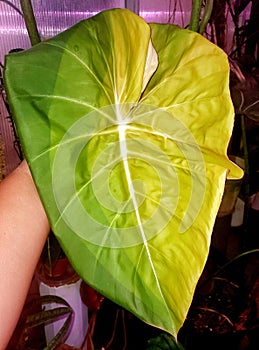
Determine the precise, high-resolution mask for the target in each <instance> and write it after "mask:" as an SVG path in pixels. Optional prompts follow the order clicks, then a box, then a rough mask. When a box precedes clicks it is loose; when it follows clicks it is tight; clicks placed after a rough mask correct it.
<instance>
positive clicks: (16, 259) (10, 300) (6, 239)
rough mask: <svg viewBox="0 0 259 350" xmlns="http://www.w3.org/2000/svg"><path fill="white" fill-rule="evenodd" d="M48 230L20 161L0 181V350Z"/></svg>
mask: <svg viewBox="0 0 259 350" xmlns="http://www.w3.org/2000/svg"><path fill="white" fill-rule="evenodd" d="M49 230H50V227H49V222H48V218H47V216H46V213H45V211H44V208H43V206H42V203H41V200H40V198H39V196H38V193H37V190H36V188H35V185H34V182H33V180H32V177H31V174H30V171H29V168H28V165H27V163H26V162H25V161H23V162H22V163H21V164H20V165H19V166H18V168H17V169H16V170H15V171H13V172H12V173H11V174H10V175H8V176H7V177H6V178H5V179H4V180H3V181H2V182H1V183H0V350H4V349H5V348H6V346H7V344H8V342H9V340H10V338H11V336H12V333H13V331H14V329H15V326H16V324H17V321H18V319H19V316H20V313H21V311H22V308H23V305H24V302H25V300H26V296H27V293H28V290H29V287H30V284H31V281H32V278H33V275H34V271H35V268H36V265H37V263H38V260H39V258H40V254H41V251H42V249H43V246H44V243H45V241H46V238H47V236H48V234H49Z"/></svg>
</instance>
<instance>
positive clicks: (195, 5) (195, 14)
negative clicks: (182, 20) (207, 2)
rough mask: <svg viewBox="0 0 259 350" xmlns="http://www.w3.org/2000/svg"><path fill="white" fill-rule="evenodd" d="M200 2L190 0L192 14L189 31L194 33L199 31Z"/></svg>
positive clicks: (198, 0) (200, 0) (199, 0)
mask: <svg viewBox="0 0 259 350" xmlns="http://www.w3.org/2000/svg"><path fill="white" fill-rule="evenodd" d="M201 6H202V0H192V12H191V19H190V25H189V29H190V30H193V31H194V32H198V30H199V22H200V13H201Z"/></svg>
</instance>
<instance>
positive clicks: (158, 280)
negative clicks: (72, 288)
mask: <svg viewBox="0 0 259 350" xmlns="http://www.w3.org/2000/svg"><path fill="white" fill-rule="evenodd" d="M228 76H229V68H228V62H227V57H226V55H225V54H224V53H223V52H222V51H221V50H220V49H219V48H218V47H216V46H215V45H213V44H212V43H210V42H209V41H207V40H206V39H205V38H203V37H202V36H201V35H199V34H197V33H194V32H192V31H187V30H184V29H180V28H178V27H176V26H174V25H162V24H151V25H149V24H147V23H146V22H145V21H144V20H143V19H142V18H140V17H138V16H137V15H135V14H133V13H132V12H130V11H129V10H125V9H115V10H109V11H105V12H102V13H99V14H98V15H96V16H94V17H92V18H90V19H87V20H85V21H82V22H80V23H78V24H76V25H75V26H73V27H72V28H70V29H68V30H67V31H65V32H63V33H61V34H59V35H57V36H56V37H54V38H51V39H49V40H47V41H45V42H42V43H40V44H38V45H35V46H34V47H33V48H31V49H29V50H27V51H25V52H22V53H18V54H12V55H8V56H7V57H6V66H5V82H6V87H7V92H8V98H9V101H10V104H11V108H12V112H13V115H14V118H15V121H16V124H17V129H18V132H19V135H20V138H21V141H22V145H23V149H24V151H25V155H26V158H27V161H28V163H29V165H30V168H31V171H32V174H33V177H34V180H35V183H36V186H37V188H38V191H39V194H40V196H41V199H42V202H43V204H44V206H45V209H46V212H47V214H48V217H49V220H50V223H51V227H52V230H53V232H54V233H55V235H56V237H57V238H58V240H59V242H60V244H61V245H62V248H63V249H64V251H65V253H66V254H67V256H68V257H69V259H70V261H71V263H72V265H73V266H74V268H75V269H76V271H77V272H78V273H79V274H80V276H81V277H82V278H83V279H84V280H85V281H86V282H87V283H88V284H90V285H91V286H92V287H94V288H95V289H96V290H98V291H99V292H100V293H102V294H103V295H105V296H106V297H108V298H110V299H111V300H113V301H115V302H116V303H118V304H119V305H121V306H123V307H124V308H126V309H128V310H129V311H131V312H132V313H133V314H135V315H136V316H138V317H139V318H140V319H142V320H143V321H145V322H147V323H149V324H151V325H153V326H156V327H159V328H161V329H163V330H165V331H167V332H169V333H171V334H172V335H173V336H176V335H177V332H178V330H179V329H180V327H181V326H182V324H183V322H184V320H185V317H186V314H187V312H188V308H189V306H190V304H191V301H192V297H193V293H194V289H195V286H196V284H197V281H198V279H199V277H200V275H201V272H202V270H203V267H204V265H205V262H206V259H207V255H208V250H209V244H210V238H211V232H212V228H213V225H214V220H215V217H216V214H217V210H218V207H219V204H220V201H221V197H222V194H223V190H224V183H225V178H226V174H227V173H228V172H229V177H230V178H238V177H241V176H242V171H241V170H240V169H239V168H238V167H237V166H235V165H234V164H233V163H231V162H230V161H229V159H228V157H227V155H226V151H227V145H228V142H229V138H230V136H231V132H232V127H233V106H232V103H231V99H230V94H229V88H228Z"/></svg>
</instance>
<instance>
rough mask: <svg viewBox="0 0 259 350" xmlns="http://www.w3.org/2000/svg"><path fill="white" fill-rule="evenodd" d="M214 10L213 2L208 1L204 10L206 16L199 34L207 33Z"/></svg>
mask: <svg viewBox="0 0 259 350" xmlns="http://www.w3.org/2000/svg"><path fill="white" fill-rule="evenodd" d="M212 10H213V0H206V4H205V8H204V14H203V17H202V20H201V24H200V28H199V33H200V34H203V32H204V31H205V29H206V27H207V24H208V22H209V20H210V16H211V13H212Z"/></svg>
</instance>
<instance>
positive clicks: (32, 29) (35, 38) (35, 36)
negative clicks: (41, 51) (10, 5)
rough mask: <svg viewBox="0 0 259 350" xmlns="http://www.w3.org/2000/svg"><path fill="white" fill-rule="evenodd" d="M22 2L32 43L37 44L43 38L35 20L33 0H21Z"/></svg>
mask: <svg viewBox="0 0 259 350" xmlns="http://www.w3.org/2000/svg"><path fill="white" fill-rule="evenodd" d="M20 4H21V8H22V12H23V17H24V21H25V25H26V28H27V31H28V34H29V38H30V41H31V45H32V46H33V45H36V44H38V43H39V42H40V41H41V39H40V35H39V32H38V28H37V24H36V21H35V17H34V13H33V8H32V4H31V0H20Z"/></svg>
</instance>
